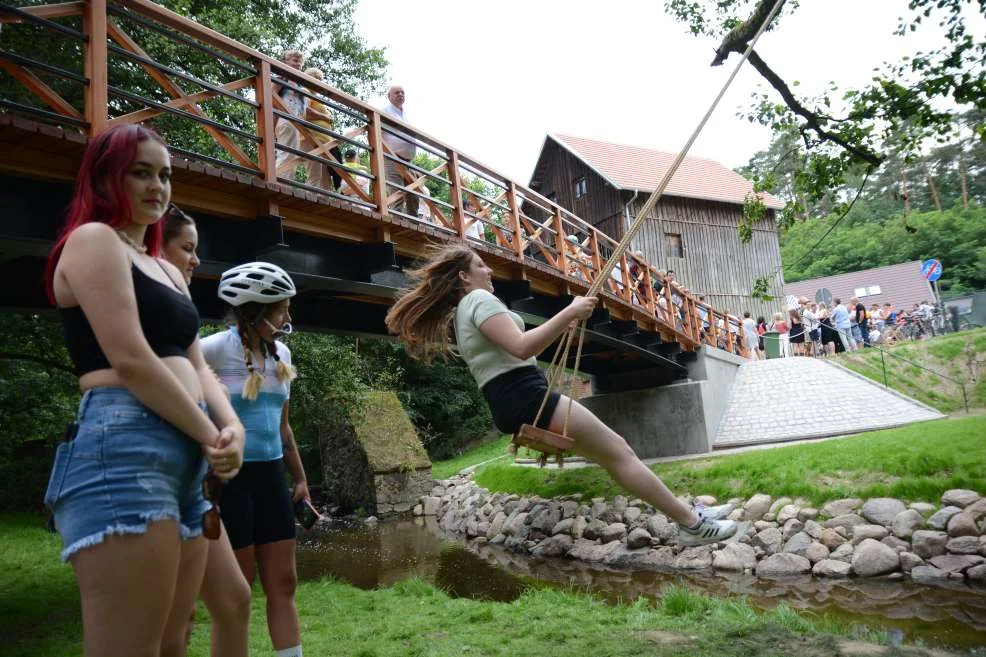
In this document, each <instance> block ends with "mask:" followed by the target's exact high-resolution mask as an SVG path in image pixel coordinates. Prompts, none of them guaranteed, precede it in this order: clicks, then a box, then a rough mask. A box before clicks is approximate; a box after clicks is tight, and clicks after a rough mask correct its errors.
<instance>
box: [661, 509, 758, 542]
mask: <svg viewBox="0 0 986 657" xmlns="http://www.w3.org/2000/svg"><path fill="white" fill-rule="evenodd" d="M699 518H700V519H701V522H700V523H699V525H698V527H696V528H695V529H689V528H687V527H685V526H684V525H678V545H683V546H685V547H691V546H694V545H707V544H709V543H720V542H725V541H729V539H731V538H733V537H736V538H739V537H740V536H742V534H740V533H739V529H740V525H739V524H738V523H736V522H735V521H733V520H711V519H709V518H705V517H703V516H701V515H700V516H699ZM743 533H746V532H745V530H744V532H743Z"/></svg>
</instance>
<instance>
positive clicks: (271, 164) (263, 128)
mask: <svg viewBox="0 0 986 657" xmlns="http://www.w3.org/2000/svg"><path fill="white" fill-rule="evenodd" d="M255 63H256V65H257V77H256V78H255V83H254V91H255V93H256V97H257V136H258V137H260V147H259V148H258V149H257V164H258V165H259V167H260V171H261V172H262V173H263V174H264V180H265V181H266V182H277V149H276V147H275V141H276V140H275V136H274V135H275V132H274V107H273V104H272V103H271V96H273V95H274V84H273V81H272V80H271V71H270V62H268V61H267V60H265V59H261V60H257V61H256V62H255Z"/></svg>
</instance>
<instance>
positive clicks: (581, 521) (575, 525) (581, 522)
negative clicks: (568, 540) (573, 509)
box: [572, 516, 589, 539]
mask: <svg viewBox="0 0 986 657" xmlns="http://www.w3.org/2000/svg"><path fill="white" fill-rule="evenodd" d="M588 524H589V521H588V520H586V519H585V516H575V518H574V519H573V522H572V538H575V539H579V538H582V537H583V535H584V534H585V528H586V526H587V525H588Z"/></svg>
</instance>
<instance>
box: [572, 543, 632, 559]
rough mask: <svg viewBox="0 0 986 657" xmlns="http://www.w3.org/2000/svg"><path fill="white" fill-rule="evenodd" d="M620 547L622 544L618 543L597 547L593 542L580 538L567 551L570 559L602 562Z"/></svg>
mask: <svg viewBox="0 0 986 657" xmlns="http://www.w3.org/2000/svg"><path fill="white" fill-rule="evenodd" d="M622 546H623V544H622V543H620V542H619V541H613V542H611V543H603V544H602V545H599V544H598V543H596V542H595V541H590V540H588V539H585V538H580V539H578V540H576V541H575V542H574V543H573V544H572V549H570V550H569V551H568V556H569V558H571V559H579V560H581V561H603V560H604V559H605V558H606V557H607V555H609V554H610V553H611V552H613V551H614V550H616V549H617V548H620V547H622Z"/></svg>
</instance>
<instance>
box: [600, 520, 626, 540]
mask: <svg viewBox="0 0 986 657" xmlns="http://www.w3.org/2000/svg"><path fill="white" fill-rule="evenodd" d="M626 535H627V526H626V525H624V524H623V523H622V522H614V523H613V524H611V525H606V527H605V528H604V529H603V530H602V532H600V534H599V540H601V541H602V542H603V543H609V542H610V541H620V540H623V537H624V536H626Z"/></svg>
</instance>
